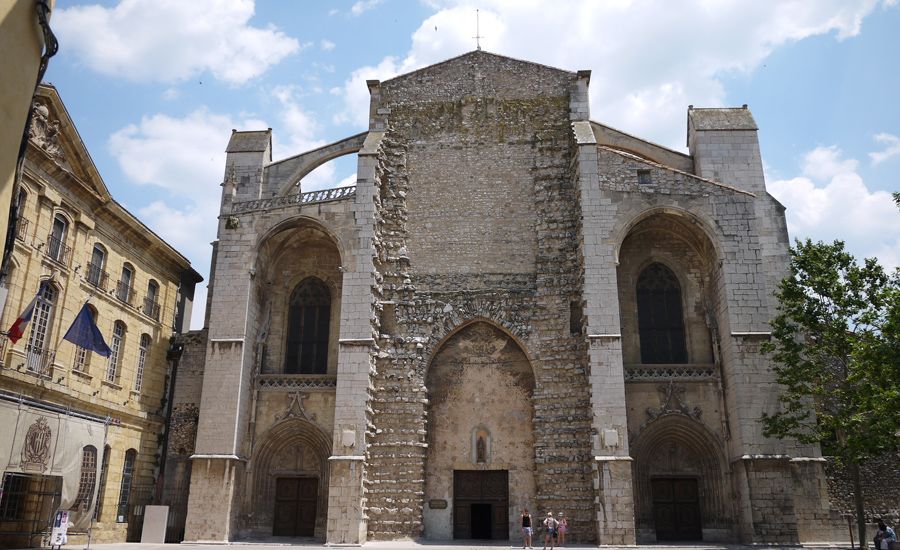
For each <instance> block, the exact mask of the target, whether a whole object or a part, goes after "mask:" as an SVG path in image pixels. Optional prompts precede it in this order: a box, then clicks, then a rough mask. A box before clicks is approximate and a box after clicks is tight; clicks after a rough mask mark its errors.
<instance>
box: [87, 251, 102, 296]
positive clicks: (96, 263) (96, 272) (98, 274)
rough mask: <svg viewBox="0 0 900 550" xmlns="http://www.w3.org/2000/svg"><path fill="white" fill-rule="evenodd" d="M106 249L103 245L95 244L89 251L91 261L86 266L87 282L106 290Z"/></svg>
mask: <svg viewBox="0 0 900 550" xmlns="http://www.w3.org/2000/svg"><path fill="white" fill-rule="evenodd" d="M105 267H106V249H105V248H103V245H100V244H95V245H94V250H93V251H92V252H91V262H90V263H89V264H88V267H87V282H88V283H90V284H92V285H94V286H95V287H97V288H99V289H100V290H106V279H107V277H106V272H105V271H104V270H103V269H104V268H105Z"/></svg>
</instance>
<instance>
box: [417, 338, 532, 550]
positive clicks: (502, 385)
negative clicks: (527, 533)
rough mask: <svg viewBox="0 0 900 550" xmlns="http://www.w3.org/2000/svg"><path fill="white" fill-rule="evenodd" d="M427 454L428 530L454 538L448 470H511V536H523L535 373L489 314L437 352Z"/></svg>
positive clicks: (429, 380)
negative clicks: (489, 319)
mask: <svg viewBox="0 0 900 550" xmlns="http://www.w3.org/2000/svg"><path fill="white" fill-rule="evenodd" d="M426 384H427V388H428V395H429V399H430V406H429V410H428V443H429V446H428V455H427V459H426V476H425V479H426V484H425V502H426V503H432V502H433V503H439V502H441V501H446V502H447V504H448V505H447V506H446V507H441V506H428V505H426V506H425V509H424V523H425V538H427V539H431V540H449V539H452V538H453V497H454V495H453V478H454V474H453V472H454V471H455V470H491V471H498V470H501V471H502V470H506V471H508V473H509V495H508V514H509V516H508V517H509V525H508V527H509V536H510V539H512V540H517V539H521V533H520V529H518V523H517V522H518V511H519V510H521V509H522V508H523V507H531V508H534V507H535V504H536V502H535V492H536V489H535V481H534V474H533V472H534V435H533V431H532V430H533V428H532V426H533V422H532V417H533V405H532V394H533V392H534V374H533V372H532V367H531V364H530V363H529V361H528V359H527V357H526V356H525V353H524V352H523V351H522V349H521V348H520V347H519V346H518V344H516V342H515V341H514V340H513V339H512V338H510V337H509V336H508V335H507V334H505V333H504V332H503V331H501V330H500V329H498V328H496V327H494V326H493V325H490V324H488V323H486V322H475V323H471V324H469V325H466V326H464V327H463V328H462V329H461V330H459V331H458V332H456V333H455V334H453V335H452V336H450V337H449V338H448V339H447V340H446V342H445V343H444V344H443V345H442V346H441V347H440V348H439V349H438V351H437V352H436V353H435V355H434V357H433V359H432V361H431V364H430V366H429V370H428V373H427V376H426Z"/></svg>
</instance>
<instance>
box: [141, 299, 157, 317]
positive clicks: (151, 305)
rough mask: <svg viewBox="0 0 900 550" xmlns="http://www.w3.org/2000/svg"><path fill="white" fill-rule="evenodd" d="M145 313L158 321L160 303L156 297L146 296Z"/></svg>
mask: <svg viewBox="0 0 900 550" xmlns="http://www.w3.org/2000/svg"><path fill="white" fill-rule="evenodd" d="M143 311H144V315H146V316H147V317H150V318H152V319H154V320H156V321H159V303H157V302H156V299H155V298H153V297H152V296H146V297H145V298H144V308H143Z"/></svg>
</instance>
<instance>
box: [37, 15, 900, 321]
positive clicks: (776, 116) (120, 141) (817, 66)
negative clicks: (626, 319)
mask: <svg viewBox="0 0 900 550" xmlns="http://www.w3.org/2000/svg"><path fill="white" fill-rule="evenodd" d="M476 9H477V10H478V16H477V21H476ZM476 24H477V27H476ZM51 25H52V27H53V29H54V32H55V33H56V35H57V37H58V38H59V42H60V51H59V54H57V56H56V57H54V58H53V59H51V61H50V67H49V69H48V71H47V74H46V76H45V80H46V81H48V82H51V83H52V84H54V85H55V86H56V87H57V89H58V91H59V93H60V96H61V97H62V100H63V102H64V103H65V105H66V108H67V109H68V111H69V114H70V115H71V116H72V118H73V120H74V122H75V126H76V127H77V129H78V131H79V133H80V135H81V137H82V139H83V140H84V142H85V144H86V145H87V148H88V150H89V151H90V154H91V157H92V158H93V160H94V162H95V164H96V165H97V168H98V169H99V171H100V174H101V175H102V177H103V179H104V181H105V182H106V185H107V186H108V188H109V190H110V192H111V193H112V195H113V197H115V198H116V199H117V200H118V201H119V202H120V203H122V204H123V205H124V206H125V207H126V208H128V209H129V210H130V211H131V212H132V213H133V214H135V215H136V216H137V217H139V218H140V219H141V220H142V221H143V222H144V223H145V224H147V225H148V226H149V227H150V228H152V229H153V230H154V231H156V232H157V233H158V234H159V235H161V236H162V237H163V238H164V239H166V240H167V241H168V242H169V243H170V244H172V245H173V246H174V247H175V248H177V249H178V250H179V251H181V252H182V253H183V254H184V255H185V256H187V257H188V258H189V259H190V260H191V262H192V265H193V266H194V268H195V269H196V270H197V271H199V272H200V273H201V274H202V275H203V276H204V277H205V278H207V279H208V273H209V261H210V254H211V248H210V242H212V241H213V240H214V239H215V236H216V235H215V233H216V216H217V214H218V208H219V200H220V193H221V188H220V187H219V184H220V183H221V182H222V180H223V177H224V171H225V152H224V151H225V146H226V144H227V143H228V138H229V137H230V134H231V129H232V128H236V129H239V130H254V129H265V128H272V129H273V142H274V145H273V147H274V157H275V159H276V160H277V159H280V158H284V157H287V156H292V155H295V154H298V153H300V152H303V151H306V150H309V149H312V148H315V147H318V146H321V145H324V144H327V143H330V142H332V141H336V140H339V139H342V138H344V137H348V136H351V135H354V134H356V133H359V132H361V131H364V130H365V129H366V124H367V115H368V101H369V95H368V88H367V87H366V84H365V81H366V80H367V79H372V78H374V79H380V80H387V79H388V78H391V77H393V76H396V75H398V74H402V73H405V72H409V71H411V70H414V69H417V68H420V67H423V66H426V65H430V64H432V63H436V62H439V61H442V60H445V59H448V58H451V57H455V56H457V55H461V54H463V53H465V52H467V51H471V50H473V49H475V47H476V40H475V38H474V37H475V36H476V34H477V35H479V36H481V38H480V45H481V47H482V49H484V50H486V51H490V52H493V53H497V54H501V55H508V56H511V57H516V58H520V59H525V60H529V61H535V62H539V63H543V64H547V65H551V66H555V67H559V68H561V69H566V70H571V71H576V70H580V69H590V70H591V71H592V77H591V83H590V98H591V118H592V119H593V120H595V121H598V122H601V123H604V124H607V125H609V126H613V127H615V128H618V129H620V130H624V131H625V132H628V133H630V134H633V135H636V136H639V137H641V138H644V139H648V140H650V141H653V142H656V143H659V144H661V145H665V146H667V147H670V148H673V149H675V150H678V151H682V152H687V151H686V146H685V134H686V119H687V115H686V113H687V107H688V105H694V106H696V107H722V106H740V105H742V104H748V105H749V108H750V110H751V112H752V113H753V116H754V118H755V119H756V122H757V125H758V126H759V128H760V130H759V140H760V145H761V148H762V156H763V163H764V168H765V170H766V181H767V188H768V190H769V192H770V193H771V194H772V195H773V196H775V197H776V198H777V199H778V200H779V201H781V202H782V204H784V205H785V207H786V208H787V221H788V231H789V233H790V235H791V238H792V239H794V238H807V237H809V238H812V239H814V240H825V241H832V240H834V239H841V240H843V241H845V242H846V244H847V248H848V249H849V250H850V251H851V252H852V253H853V254H854V255H856V256H857V258H863V257H873V256H874V257H877V258H878V259H879V261H880V262H881V263H882V265H884V266H885V267H888V268H893V267H896V266H898V265H900V212H898V209H897V208H896V206H895V205H894V204H893V201H892V200H891V196H890V192H892V191H900V185H898V183H897V182H898V176H900V108H898V107H897V104H896V101H897V100H896V97H897V91H898V90H900V56H898V52H900V32H898V31H900V0H781V1H774V0H771V1H766V0H747V1H743V0H741V1H738V0H733V1H730V0H679V1H677V2H674V1H671V0H583V1H579V0H554V1H553V2H547V1H538V0H480V1H476V2H463V1H454V0H421V1H416V0H359V1H354V0H346V1H332V2H326V1H318V2H313V1H307V0H303V1H299V0H298V1H290V2H285V1H277V0H259V1H254V0H194V1H184V0H120V1H112V0H109V1H100V2H97V1H93V2H91V1H84V2H82V1H67V0H57V4H56V10H55V12H54V13H53V15H52V19H51ZM476 28H477V30H476ZM355 171H356V165H355V157H354V156H350V157H343V158H340V159H337V160H335V161H333V162H330V163H328V164H325V165H323V166H322V167H320V168H318V169H317V170H316V171H315V172H314V173H312V174H310V175H309V176H307V177H306V178H304V180H303V182H302V184H301V186H302V189H303V190H304V191H311V190H315V189H324V188H330V187H338V186H342V185H352V184H353V183H354V182H355V180H356V176H355ZM207 282H208V281H205V282H204V283H201V286H200V288H198V292H197V294H196V296H195V303H196V304H198V305H197V306H195V308H194V315H193V319H192V323H191V325H192V327H193V328H200V327H201V326H202V324H203V319H202V312H203V308H202V304H203V303H204V302H205V299H206V284H207Z"/></svg>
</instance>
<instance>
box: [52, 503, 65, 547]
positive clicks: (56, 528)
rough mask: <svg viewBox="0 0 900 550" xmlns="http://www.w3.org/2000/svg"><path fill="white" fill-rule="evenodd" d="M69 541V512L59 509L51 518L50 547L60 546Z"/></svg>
mask: <svg viewBox="0 0 900 550" xmlns="http://www.w3.org/2000/svg"><path fill="white" fill-rule="evenodd" d="M68 542H69V512H68V511H66V510H59V511H58V512H56V517H55V518H54V519H53V529H51V531H50V548H53V547H56V548H60V547H62V546H63V545H65V544H67V543H68Z"/></svg>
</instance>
